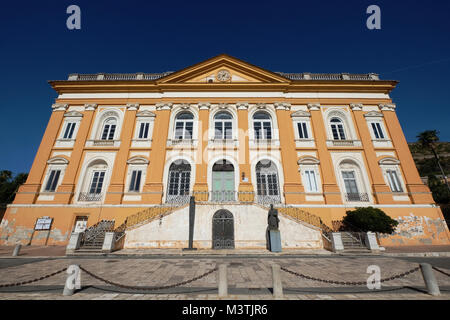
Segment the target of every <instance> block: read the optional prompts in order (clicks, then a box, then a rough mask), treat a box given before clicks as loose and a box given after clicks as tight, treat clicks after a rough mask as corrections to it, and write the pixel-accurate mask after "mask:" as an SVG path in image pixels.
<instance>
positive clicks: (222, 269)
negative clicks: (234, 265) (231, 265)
mask: <svg viewBox="0 0 450 320" xmlns="http://www.w3.org/2000/svg"><path fill="white" fill-rule="evenodd" d="M226 296H228V279H227V265H226V264H221V265H219V297H226Z"/></svg>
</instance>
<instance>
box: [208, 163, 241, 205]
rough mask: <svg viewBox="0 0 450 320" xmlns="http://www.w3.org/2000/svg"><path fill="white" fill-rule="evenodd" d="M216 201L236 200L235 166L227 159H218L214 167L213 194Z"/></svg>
mask: <svg viewBox="0 0 450 320" xmlns="http://www.w3.org/2000/svg"><path fill="white" fill-rule="evenodd" d="M211 200H212V201H216V202H230V201H235V200H236V199H235V190H234V167H233V165H232V164H231V162H229V161H226V160H219V161H217V162H216V163H215V164H214V166H213V168H212V195H211Z"/></svg>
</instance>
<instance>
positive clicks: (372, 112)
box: [364, 111, 383, 118]
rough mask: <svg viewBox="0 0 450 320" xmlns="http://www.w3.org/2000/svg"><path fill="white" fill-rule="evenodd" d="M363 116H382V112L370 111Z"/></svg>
mask: <svg viewBox="0 0 450 320" xmlns="http://www.w3.org/2000/svg"><path fill="white" fill-rule="evenodd" d="M364 117H366V118H383V114H382V113H381V112H378V111H370V112H367V113H366V114H364Z"/></svg>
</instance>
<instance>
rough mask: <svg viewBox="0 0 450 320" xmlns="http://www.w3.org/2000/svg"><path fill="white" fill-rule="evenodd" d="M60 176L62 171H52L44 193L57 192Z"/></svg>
mask: <svg viewBox="0 0 450 320" xmlns="http://www.w3.org/2000/svg"><path fill="white" fill-rule="evenodd" d="M60 174H61V170H52V171H50V176H49V177H48V180H47V184H46V185H45V189H44V191H46V192H55V190H56V186H57V185H58V180H59V176H60Z"/></svg>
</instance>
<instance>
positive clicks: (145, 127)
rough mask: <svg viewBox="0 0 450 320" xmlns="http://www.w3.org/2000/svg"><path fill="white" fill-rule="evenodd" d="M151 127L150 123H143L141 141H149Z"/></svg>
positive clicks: (140, 134) (140, 133) (140, 130)
mask: <svg viewBox="0 0 450 320" xmlns="http://www.w3.org/2000/svg"><path fill="white" fill-rule="evenodd" d="M149 127H150V123H148V122H143V123H141V126H140V128H139V139H147V138H148V128H149Z"/></svg>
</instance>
